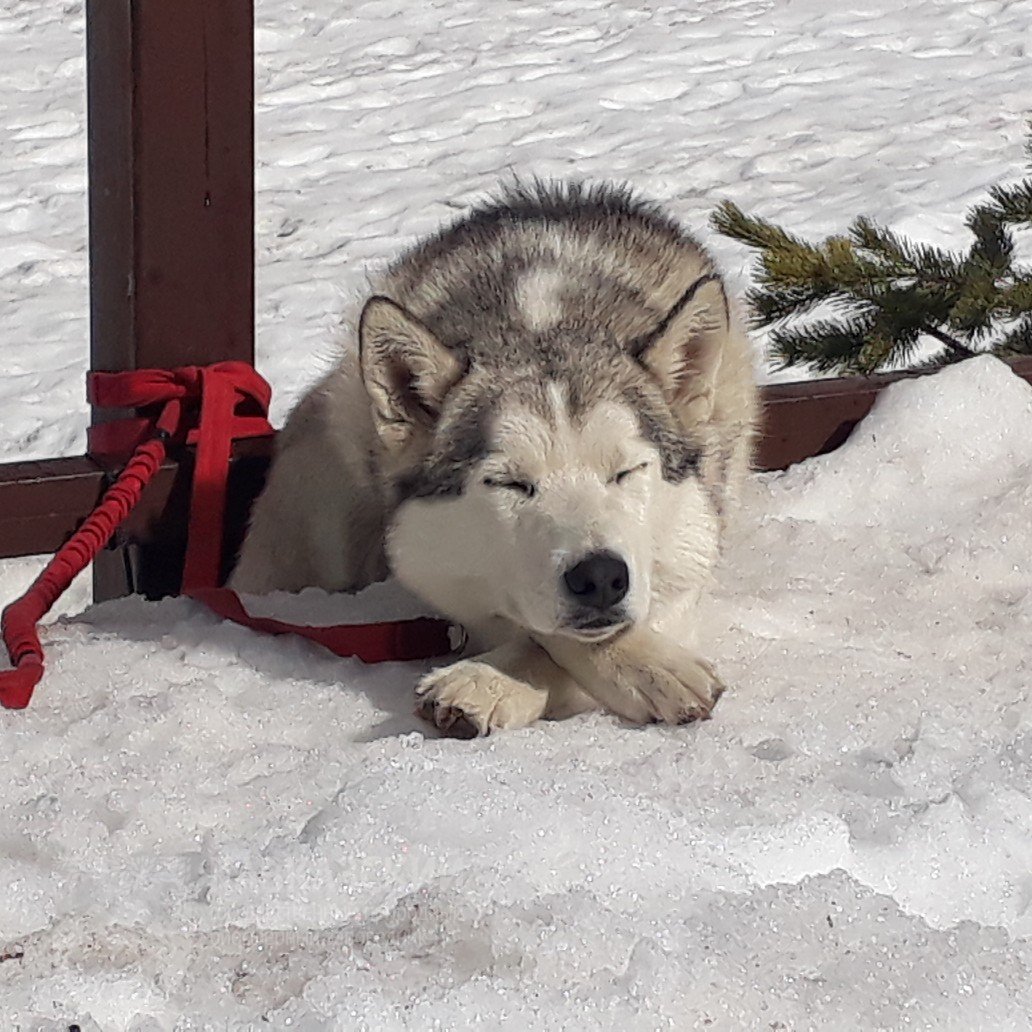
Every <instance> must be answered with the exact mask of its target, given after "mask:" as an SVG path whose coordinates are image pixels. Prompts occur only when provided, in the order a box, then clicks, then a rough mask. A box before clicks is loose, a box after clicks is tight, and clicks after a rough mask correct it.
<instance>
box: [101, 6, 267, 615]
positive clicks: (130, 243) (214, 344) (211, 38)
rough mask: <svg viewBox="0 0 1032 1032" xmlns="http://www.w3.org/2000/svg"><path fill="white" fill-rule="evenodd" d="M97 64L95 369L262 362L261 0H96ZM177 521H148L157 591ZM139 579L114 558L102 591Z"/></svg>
mask: <svg viewBox="0 0 1032 1032" xmlns="http://www.w3.org/2000/svg"><path fill="white" fill-rule="evenodd" d="M86 73H87V113H88V143H89V151H88V163H89V221H90V248H89V251H90V309H91V315H90V365H91V368H93V369H96V370H107V371H116V370H124V369H144V368H165V367H169V366H176V365H194V364H197V365H204V364H207V363H210V362H217V361H223V360H227V359H238V360H242V361H245V362H252V363H253V361H254V129H253V125H254V85H253V83H254V30H253V0H175V2H169V0H87V5H86ZM112 415H113V414H111V413H106V412H105V413H98V412H95V413H94V417H93V418H94V421H99V420H104V419H110V418H112ZM177 479H180V480H185V479H186V478H185V477H182V478H177ZM177 490H178V489H177ZM170 504H172V505H173V507H174V508H176V507H178V508H180V509H181V508H182V506H183V500H182V499H180V498H175V497H174V498H173V499H172V501H171V503H170ZM162 522H164V524H166V527H165V528H164V531H163V528H162ZM171 526H179V527H180V528H181V521H178V520H171V519H170V520H165V521H162V520H160V518H159V519H156V521H155V522H154V523H153V524H152V525H151V526H150V527H148V528H143V529H140V528H137V530H136V531H134V536H135V537H136V540H135V545H136V546H137V547H135V548H134V553H135V559H134V561H135V562H136V565H137V574H138V577H137V579H138V583H137V585H136V586H137V587H138V588H140V589H141V590H144V591H146V592H147V593H148V594H158V593H164V592H166V591H168V590H175V588H176V587H177V586H178V576H179V569H180V568H181V562H182V550H183V541H182V539H181V533H182V531H181V529H180V530H179V531H178V532H177V534H178V536H177V535H173V536H171V537H170V536H168V529H167V528H168V527H171ZM163 532H164V533H165V536H164V537H161V535H162V533H163ZM122 547H125V544H124V541H123V546H122ZM132 586H133V585H132V584H130V583H128V578H127V575H126V563H125V559H124V557H123V556H116V555H114V554H113V553H112V552H108V553H106V554H105V555H104V556H102V557H100V559H99V560H98V562H97V563H96V564H95V567H94V590H95V593H96V594H97V596H98V597H100V598H106V597H111V596H112V595H118V594H124V593H125V592H126V591H127V590H130V589H131V587H132Z"/></svg>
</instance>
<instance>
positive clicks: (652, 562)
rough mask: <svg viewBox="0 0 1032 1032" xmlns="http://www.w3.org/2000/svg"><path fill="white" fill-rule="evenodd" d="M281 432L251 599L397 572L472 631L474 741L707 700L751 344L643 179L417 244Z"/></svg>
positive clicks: (509, 202) (438, 686)
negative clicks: (639, 190) (696, 641)
mask: <svg viewBox="0 0 1032 1032" xmlns="http://www.w3.org/2000/svg"><path fill="white" fill-rule="evenodd" d="M374 291H375V292H374V295H373V296H372V297H371V298H370V299H369V300H368V302H367V303H366V305H365V308H364V309H363V311H362V315H361V320H360V323H359V329H358V350H357V353H355V352H349V353H348V354H346V355H345V357H344V358H342V360H341V361H340V363H339V364H338V365H337V367H336V368H334V369H333V370H332V371H331V372H330V373H329V374H328V375H327V376H326V377H325V378H324V379H323V380H322V381H321V382H320V383H319V384H317V385H316V386H315V387H314V388H313V390H312V391H311V392H310V393H309V394H308V395H307V396H306V397H305V398H304V399H303V400H302V401H301V403H300V404H299V405H298V407H297V409H296V410H295V411H294V413H293V415H292V416H291V418H290V420H289V422H288V423H287V426H286V428H285V429H284V430H283V432H282V434H281V435H280V437H279V442H278V446H277V448H278V451H277V455H276V458H275V461H274V462H273V465H272V468H271V470H270V474H269V479H268V483H267V486H266V488H265V491H264V493H263V494H262V495H261V497H260V498H259V499H258V501H257V503H256V505H255V509H254V513H253V516H252V520H251V526H250V530H249V533H248V536H247V539H246V541H245V543H244V546H243V549H242V552H241V556H240V561H239V564H238V566H237V569H236V571H235V573H234V575H233V578H232V581H231V583H232V585H233V587H235V588H236V589H237V590H241V591H248V592H265V591H271V590H275V589H284V590H298V589H300V588H303V587H305V586H308V585H315V586H319V587H323V588H326V589H329V590H347V591H350V590H355V589H358V588H361V587H363V586H364V585H366V584H369V583H370V582H372V581H376V580H379V579H382V578H383V577H385V576H386V575H387V572H388V570H390V571H391V572H393V573H394V574H395V575H396V576H397V577H398V578H399V580H400V581H401V582H402V583H403V584H404V585H405V586H406V587H408V588H409V589H410V590H411V591H413V592H414V593H415V594H416V595H418V596H421V597H422V598H423V599H424V600H425V601H427V602H429V603H430V604H432V605H433V606H434V607H435V608H436V609H437V610H439V611H440V612H442V613H444V614H446V615H447V616H449V617H451V618H452V619H453V620H455V621H457V622H459V623H460V624H462V625H463V627H464V628H465V629H466V631H467V634H468V641H469V646H470V648H468V649H467V652H466V654H467V656H468V657H469V658H464V659H460V660H459V661H458V662H455V663H452V664H451V665H450V666H445V667H443V668H441V669H438V670H435V671H433V672H431V673H430V674H428V675H427V676H426V677H424V678H423V679H422V681H421V682H420V683H419V684H418V685H417V687H416V694H417V697H418V699H419V712H420V714H421V715H422V716H423V717H425V718H426V719H428V720H430V721H432V722H433V723H435V724H437V726H438V727H440V728H441V729H443V730H446V731H449V732H450V733H452V734H455V735H460V736H471V735H477V734H480V735H484V734H488V733H489V732H491V731H494V730H496V729H499V728H512V727H522V726H524V725H526V724H529V723H531V722H532V721H535V720H537V719H538V718H540V717H543V716H550V717H560V716H564V715H569V714H571V713H575V712H579V711H581V710H583V709H586V708H589V707H592V706H597V705H601V706H602V707H604V708H605V709H607V710H610V711H611V712H613V713H616V714H619V715H621V716H623V717H625V718H627V719H628V720H631V721H635V722H649V721H664V722H667V723H672V724H676V723H684V722H688V721H691V720H695V719H697V718H700V717H706V716H708V715H709V712H710V710H711V709H712V707H713V705H714V703H715V702H716V700H717V698H718V696H719V694H720V691H721V684H720V681H719V680H718V678H717V676H716V674H715V672H714V670H713V669H712V667H711V666H710V665H709V663H707V662H706V661H705V660H704V659H703V658H701V657H700V656H699V655H698V654H697V653H696V652H695V651H694V650H693V649H692V648H691V647H690V646H689V644H688V641H689V639H690V637H691V632H692V630H693V627H692V625H693V613H694V610H695V608H696V606H697V604H698V601H699V597H700V594H701V592H702V590H703V588H704V587H705V585H706V583H707V581H708V579H709V577H710V574H711V568H712V567H713V565H714V562H715V560H716V558H717V555H718V551H719V546H720V538H721V534H722V530H723V528H724V524H725V521H726V519H727V517H728V515H729V513H730V512H731V509H732V507H733V504H734V501H735V496H736V493H737V490H738V487H739V485H740V482H741V481H742V479H743V476H744V475H745V473H746V471H747V469H748V466H749V462H750V453H751V447H752V442H753V437H754V431H755V425H756V414H757V393H756V386H755V378H754V373H753V364H752V349H751V347H750V343H749V340H748V338H747V336H746V333H745V331H744V329H743V326H742V324H741V322H740V320H739V319H738V317H737V316H736V314H735V313H734V310H733V308H732V307H731V306H730V305H729V304H728V300H727V296H726V294H725V291H724V287H723V284H722V282H721V279H720V277H719V275H718V274H717V272H716V270H715V269H714V266H713V262H712V260H711V259H710V258H709V257H708V255H707V254H706V253H705V252H704V251H703V250H702V248H701V247H700V246H699V245H698V244H697V243H696V242H695V241H694V240H693V239H692V238H691V237H690V236H689V235H688V234H687V233H686V232H685V231H684V230H683V229H681V227H680V226H679V225H678V224H677V223H676V222H675V221H674V220H673V219H671V218H670V217H668V216H667V215H665V214H663V213H662V212H661V211H660V210H659V209H658V208H656V207H655V206H653V205H652V204H650V203H647V202H645V201H643V200H640V199H638V198H636V197H635V196H633V195H632V194H631V193H630V192H628V191H627V190H625V189H622V188H616V187H611V186H592V187H586V186H583V185H580V184H577V183H573V184H566V185H544V184H540V183H536V184H534V185H533V186H519V185H518V186H514V187H510V188H508V189H507V190H506V191H505V192H504V193H503V194H502V196H501V197H500V198H499V199H498V200H496V201H493V202H491V203H489V204H487V205H485V206H483V207H480V208H478V209H475V210H474V211H472V212H471V213H470V214H469V215H468V216H466V217H465V218H462V219H461V220H460V221H458V222H457V223H456V224H454V225H452V226H451V227H450V228H447V229H444V230H443V231H441V232H440V233H438V234H437V235H436V236H433V237H431V238H429V239H428V240H426V241H424V242H422V243H420V244H418V245H417V246H415V247H414V248H413V249H412V250H410V251H408V252H407V253H406V254H404V255H403V256H402V257H401V258H400V259H399V260H398V261H397V262H396V263H395V264H394V265H392V266H391V267H390V268H389V269H388V270H387V272H386V273H385V274H384V275H383V276H382V277H381V278H380V279H379V282H378V283H376V284H375V286H374Z"/></svg>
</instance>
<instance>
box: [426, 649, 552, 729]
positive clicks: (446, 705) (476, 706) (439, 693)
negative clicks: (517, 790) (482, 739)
mask: <svg viewBox="0 0 1032 1032" xmlns="http://www.w3.org/2000/svg"><path fill="white" fill-rule="evenodd" d="M416 696H417V698H418V700H419V701H418V703H417V706H416V713H417V715H418V716H420V717H422V718H423V720H425V721H427V722H428V723H430V724H433V725H435V726H436V727H437V728H438V729H440V730H441V731H442V732H444V733H445V734H447V735H450V736H451V737H453V738H476V737H478V736H480V735H488V734H490V733H491V732H492V731H493V730H498V729H501V728H506V727H508V728H511V727H525V726H526V725H527V724H531V723H533V722H534V721H535V720H537V719H538V717H540V716H541V712H542V710H543V709H544V698H543V696H544V693H543V692H539V691H538V690H537V689H535V688H531V687H530V685H527V684H524V683H523V682H522V681H517V680H516V679H515V678H512V677H509V676H507V675H506V674H503V673H501V672H500V671H498V670H495V669H494V667H492V666H489V665H488V664H487V663H479V662H477V661H476V660H460V661H459V662H458V663H453V664H452V665H451V666H447V667H442V668H441V669H440V670H434V671H432V672H431V673H429V674H427V675H426V677H424V678H423V679H422V680H421V681H420V682H419V684H418V685H416Z"/></svg>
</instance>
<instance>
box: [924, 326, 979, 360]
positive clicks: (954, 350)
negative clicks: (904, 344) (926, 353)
mask: <svg viewBox="0 0 1032 1032" xmlns="http://www.w3.org/2000/svg"><path fill="white" fill-rule="evenodd" d="M921 332H922V333H927V334H928V336H929V337H934V338H935V339H936V340H937V341H938V342H939V343H940V344H945V345H946V350H947V351H948V352H949V353H950V354H951V355H952V356H953V357H954V358H956V359H962V358H973V357H974V356H975V355H976V354H978V352H976V351H972V350H971V348H969V347H968V346H967V345H966V344H961V342H960V341H959V340H957V339H956V338H955V337H951V336H950V335H949V334H948V333H944V332H943V331H942V330H940V329H939V328H938V327H937V326H922V327H921Z"/></svg>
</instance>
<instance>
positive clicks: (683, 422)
mask: <svg viewBox="0 0 1032 1032" xmlns="http://www.w3.org/2000/svg"><path fill="white" fill-rule="evenodd" d="M708 286H709V285H708V282H707V281H703V282H701V284H696V285H695V286H694V287H693V289H692V292H691V294H690V296H687V295H686V297H684V298H682V299H681V300H680V301H679V302H678V303H677V304H676V305H675V306H674V307H673V309H672V310H671V312H670V313H669V314H668V315H667V317H666V318H664V319H662V320H661V321H660V322H659V325H658V326H657V327H656V328H655V329H654V330H652V331H651V332H649V333H648V334H646V335H644V336H642V337H641V338H640V339H638V340H632V341H631V342H630V343H628V342H623V343H619V342H617V341H616V340H615V339H613V338H612V337H611V336H605V335H602V334H592V333H591V332H590V331H589V330H586V329H585V328H584V327H582V326H580V327H562V326H558V327H553V328H552V329H550V330H549V331H548V332H547V333H546V334H544V335H541V336H539V337H538V338H536V339H535V340H533V341H523V342H522V343H521V344H520V346H519V347H517V348H514V347H513V342H512V341H511V340H509V341H497V342H493V341H491V342H478V346H476V347H463V346H452V347H445V346H444V345H442V344H441V343H440V341H439V340H438V338H437V336H436V335H435V334H434V333H433V332H432V331H431V330H430V329H429V328H428V327H427V326H425V325H423V324H422V323H421V322H419V321H418V320H417V319H415V318H414V317H413V316H412V315H411V314H410V313H408V312H407V311H405V310H404V309H403V308H402V307H400V306H399V305H397V304H396V303H394V302H393V301H391V300H389V299H387V298H383V297H376V298H373V299H372V300H370V301H369V302H368V304H367V305H366V308H365V310H364V312H363V315H362V321H361V328H360V343H361V365H362V376H363V381H364V383H365V386H366V389H367V391H368V394H369V397H370V400H371V402H372V412H373V419H374V423H375V425H376V430H377V433H378V434H379V437H380V439H381V441H382V442H383V444H384V446H385V450H386V452H387V454H388V457H389V464H390V465H391V467H392V468H393V470H394V482H395V486H396V489H397V500H398V506H397V509H396V512H395V514H394V517H393V520H392V523H391V526H390V528H389V531H388V542H387V547H388V554H389V557H390V561H391V566H392V568H393V570H394V572H395V574H396V575H397V576H398V577H399V578H400V579H401V580H402V581H403V582H404V583H405V584H406V585H407V586H408V587H409V588H411V589H412V590H413V591H415V592H416V593H417V594H420V595H422V596H423V597H424V598H426V599H427V600H428V601H430V602H431V603H433V604H434V605H435V606H437V607H438V608H439V609H441V610H442V611H444V612H445V613H448V614H449V615H451V616H453V617H455V618H456V619H459V620H463V621H470V620H472V619H486V618H490V617H495V616H499V617H503V618H505V619H507V620H510V621H512V622H514V623H516V624H518V625H520V626H522V627H525V628H527V629H528V630H530V631H532V632H535V633H539V634H555V633H558V634H563V635H567V636H570V637H574V638H577V639H580V640H584V641H601V640H603V639H605V638H607V637H609V636H610V635H613V634H615V633H617V632H618V631H619V630H621V629H623V628H625V627H627V626H629V625H631V624H633V623H635V622H637V621H641V620H644V619H645V618H646V617H647V616H648V614H649V612H650V609H651V606H652V601H653V592H654V590H655V588H656V579H657V570H658V569H659V567H661V566H662V565H663V563H664V562H665V563H666V564H667V566H669V567H671V568H672V569H670V570H668V571H666V573H665V574H661V578H662V579H664V580H665V581H666V582H667V583H666V588H667V589H669V588H670V587H671V586H673V587H675V588H676V587H677V586H678V585H676V584H673V585H671V584H670V583H669V582H670V581H671V580H672V579H673V580H675V581H676V579H677V578H678V577H680V576H685V577H688V579H689V580H690V576H691V574H690V573H686V572H685V571H686V570H687V571H693V572H694V573H696V574H697V573H698V572H699V569H700V568H703V567H705V566H707V565H708V561H709V558H710V557H711V556H712V554H713V552H714V550H715V540H716V525H717V520H716V516H715V513H714V511H713V507H712V503H711V501H710V499H709V497H708V495H707V493H706V491H705V490H704V489H703V487H702V484H701V481H700V477H699V465H700V461H701V457H702V451H703V445H704V440H703V439H702V437H701V436H700V434H701V433H703V432H704V431H702V430H700V429H699V428H700V427H704V425H705V421H706V417H707V414H708V409H709V408H711V407H712V388H713V377H714V374H715V371H716V365H717V363H718V362H719V344H720V338H719V333H717V332H715V331H714V323H713V320H712V318H711V314H712V313H711V312H710V309H711V308H712V307H713V305H714V304H715V303H719V305H720V307H721V310H722V311H723V310H725V309H723V293H722V290H720V288H719V284H717V291H718V292H719V298H716V297H715V296H712V295H713V292H712V291H711V290H709V289H708ZM707 295H711V296H707ZM493 355H497V356H502V358H501V359H500V360H498V361H495V360H492V356H493ZM514 355H515V356H518V358H517V359H516V360H514ZM693 428H694V429H693ZM703 572H704V569H703Z"/></svg>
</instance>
